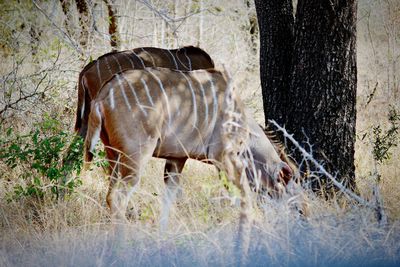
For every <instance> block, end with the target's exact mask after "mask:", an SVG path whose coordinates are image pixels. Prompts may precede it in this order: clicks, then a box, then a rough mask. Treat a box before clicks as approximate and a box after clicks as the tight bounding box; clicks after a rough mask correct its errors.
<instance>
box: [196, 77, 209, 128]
mask: <svg viewBox="0 0 400 267" xmlns="http://www.w3.org/2000/svg"><path fill="white" fill-rule="evenodd" d="M192 77H193V80H195V81H196V82H197V83H198V84H199V85H200V91H201V93H202V95H203V101H204V113H205V118H204V125H207V124H208V103H207V96H206V92H205V91H204V87H203V84H202V83H201V82H200V81H199V80H197V78H196V77H195V76H192Z"/></svg>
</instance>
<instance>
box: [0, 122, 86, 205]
mask: <svg viewBox="0 0 400 267" xmlns="http://www.w3.org/2000/svg"><path fill="white" fill-rule="evenodd" d="M60 128H61V127H60V123H59V122H58V121H57V120H54V119H51V118H46V119H45V120H44V121H42V122H40V123H38V124H36V125H35V127H33V130H31V131H30V132H29V133H28V134H19V133H16V132H15V131H14V129H13V128H9V129H8V130H7V131H5V132H3V133H2V134H1V135H0V160H1V161H3V162H4V163H5V164H6V165H7V166H8V167H9V168H10V169H16V168H17V167H18V169H19V170H20V171H21V172H22V174H21V175H20V178H21V179H22V180H19V181H18V182H17V185H15V187H14V192H13V193H11V195H10V198H9V199H12V198H21V197H24V196H25V197H28V196H30V197H35V198H37V199H43V198H44V197H45V196H46V195H49V196H51V197H52V198H53V199H58V198H59V197H60V196H61V195H64V194H65V193H67V194H70V193H72V192H73V191H74V189H75V188H76V187H78V186H79V185H80V184H81V180H80V179H79V178H77V177H76V176H74V175H73V174H74V173H76V174H77V175H79V173H80V170H81V166H82V155H81V154H82V153H81V151H82V148H83V141H82V139H81V138H78V137H75V136H73V135H72V134H71V133H68V132H66V131H63V130H60ZM63 155H66V156H65V158H63Z"/></svg>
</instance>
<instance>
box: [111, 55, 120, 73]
mask: <svg viewBox="0 0 400 267" xmlns="http://www.w3.org/2000/svg"><path fill="white" fill-rule="evenodd" d="M111 56H112V57H113V59H114V60H115V62H117V65H118V68H119V72H121V71H122V67H121V64H119V61H118V59H117V58H116V57H115V56H114V55H111Z"/></svg>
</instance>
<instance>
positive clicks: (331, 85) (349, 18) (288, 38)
mask: <svg viewBox="0 0 400 267" xmlns="http://www.w3.org/2000/svg"><path fill="white" fill-rule="evenodd" d="M255 3H256V8H257V14H258V19H259V25H260V40H261V51H260V68H261V81H262V88H263V101H264V108H265V117H266V121H267V120H268V119H272V120H275V121H277V122H278V124H280V125H282V126H285V128H286V129H287V130H288V132H289V133H293V134H294V138H295V139H296V140H298V141H300V143H301V144H302V146H303V147H308V143H309V144H311V145H313V154H314V157H315V158H316V159H317V160H318V161H319V162H321V163H322V164H323V165H324V166H325V168H326V169H327V170H328V171H329V172H330V173H331V174H332V175H334V176H335V175H337V177H338V179H339V180H340V181H344V182H345V184H346V185H347V186H348V187H349V188H351V189H355V173H354V172H355V166H354V144H355V126H356V106H355V104H356V85H357V69H356V51H355V47H356V14H357V10H356V9H357V1H356V0H351V1H336V2H330V1H319V0H312V1H305V0H299V1H298V5H297V11H296V18H295V19H294V18H293V15H292V3H291V1H267V2H263V1H258V0H256V1H255ZM301 141H303V142H301ZM294 156H295V157H296V159H297V161H298V162H300V161H301V160H302V155H299V154H296V153H295V154H294ZM303 167H306V166H305V165H304V166H303ZM305 170H306V169H305V168H303V171H305ZM322 182H323V183H325V181H322ZM311 185H312V187H313V188H321V184H320V181H319V180H313V181H312V184H311ZM330 187H331V185H330V184H329V183H328V184H327V185H322V188H325V189H326V188H330Z"/></svg>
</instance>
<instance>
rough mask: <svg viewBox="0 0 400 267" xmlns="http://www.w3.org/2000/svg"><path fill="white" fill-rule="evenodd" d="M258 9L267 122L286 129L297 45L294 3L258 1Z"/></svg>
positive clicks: (261, 71)
mask: <svg viewBox="0 0 400 267" xmlns="http://www.w3.org/2000/svg"><path fill="white" fill-rule="evenodd" d="M255 5H256V11H257V17H258V25H259V31H260V38H261V39H260V76H261V77H260V78H261V88H262V95H263V105H264V113H265V118H269V119H274V120H275V121H276V122H277V123H278V124H280V125H283V124H285V114H286V106H287V101H286V99H287V95H288V94H289V90H290V82H291V79H290V77H291V63H292V51H293V42H294V39H293V25H294V18H293V9H292V1H291V0H279V1H263V0H255ZM266 121H267V120H266Z"/></svg>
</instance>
